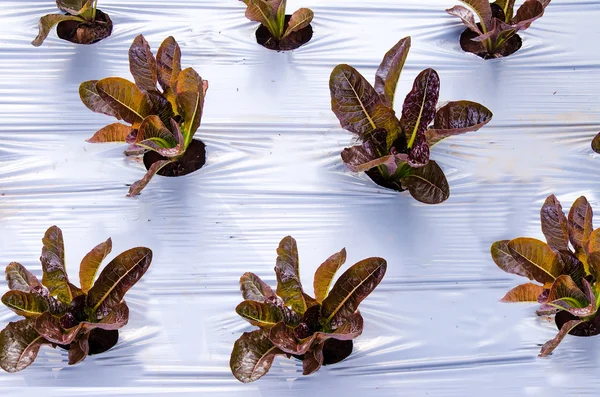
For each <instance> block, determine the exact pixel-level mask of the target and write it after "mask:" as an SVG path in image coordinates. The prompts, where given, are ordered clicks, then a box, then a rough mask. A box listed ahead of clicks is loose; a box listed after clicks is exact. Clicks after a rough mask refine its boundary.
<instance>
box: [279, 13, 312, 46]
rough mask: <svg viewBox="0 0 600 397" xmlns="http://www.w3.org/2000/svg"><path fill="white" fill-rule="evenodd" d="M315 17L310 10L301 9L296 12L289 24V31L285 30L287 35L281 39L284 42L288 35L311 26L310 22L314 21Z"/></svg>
mask: <svg viewBox="0 0 600 397" xmlns="http://www.w3.org/2000/svg"><path fill="white" fill-rule="evenodd" d="M284 16H285V14H284ZM314 16H315V14H314V13H313V12H312V10H310V9H308V8H300V9H298V10H296V11H295V12H294V13H293V14H292V17H291V18H290V20H289V22H288V26H287V29H286V30H285V33H284V34H283V37H282V38H281V39H282V40H283V39H284V38H286V37H287V36H288V35H290V33H293V32H297V31H299V30H302V29H304V28H305V27H307V26H308V25H310V22H311V21H312V20H313V17H314Z"/></svg>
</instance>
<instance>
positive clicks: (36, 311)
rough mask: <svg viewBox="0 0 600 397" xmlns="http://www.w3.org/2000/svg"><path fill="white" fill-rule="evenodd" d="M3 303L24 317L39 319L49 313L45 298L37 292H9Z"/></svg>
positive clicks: (4, 296) (3, 298)
mask: <svg viewBox="0 0 600 397" xmlns="http://www.w3.org/2000/svg"><path fill="white" fill-rule="evenodd" d="M2 303H4V304H5V305H6V306H7V307H8V308H9V309H11V310H12V311H14V312H15V313H17V314H18V315H20V316H24V317H37V316H39V315H40V314H42V313H44V312H46V311H48V303H47V302H46V300H45V299H44V297H42V296H41V295H40V294H38V293H35V292H23V291H18V290H13V291H8V292H6V293H5V294H4V295H3V296H2Z"/></svg>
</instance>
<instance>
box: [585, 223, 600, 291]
mask: <svg viewBox="0 0 600 397" xmlns="http://www.w3.org/2000/svg"><path fill="white" fill-rule="evenodd" d="M587 252H588V255H587V262H588V266H589V271H590V273H591V274H592V275H593V276H594V278H595V279H596V280H600V229H596V230H594V231H593V232H592V233H591V234H590V237H589V241H588V246H587Z"/></svg>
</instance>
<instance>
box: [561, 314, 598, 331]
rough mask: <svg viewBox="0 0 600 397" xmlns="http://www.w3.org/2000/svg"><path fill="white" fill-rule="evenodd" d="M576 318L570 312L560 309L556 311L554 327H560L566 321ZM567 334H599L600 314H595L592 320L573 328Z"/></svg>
mask: <svg viewBox="0 0 600 397" xmlns="http://www.w3.org/2000/svg"><path fill="white" fill-rule="evenodd" d="M577 319H578V317H575V316H574V315H572V314H571V313H569V312H567V311H565V310H561V311H559V312H558V313H556V316H555V317H554V322H555V323H556V327H557V328H558V329H560V328H561V327H562V326H563V324H564V323H566V322H567V321H570V320H577ZM569 334H570V335H575V336H594V335H598V334H600V315H598V314H596V316H595V317H594V318H593V319H592V321H588V322H585V323H583V324H580V325H578V326H577V327H575V328H573V329H572V330H571V332H569Z"/></svg>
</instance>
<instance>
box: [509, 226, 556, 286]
mask: <svg viewBox="0 0 600 397" xmlns="http://www.w3.org/2000/svg"><path fill="white" fill-rule="evenodd" d="M508 249H509V251H510V253H511V255H512V257H513V258H514V259H515V260H516V261H517V262H518V263H519V265H520V266H521V268H522V269H523V270H525V271H526V277H527V278H529V279H530V280H535V281H537V282H539V283H542V284H549V283H553V282H554V280H555V279H556V278H557V277H558V276H560V275H561V271H562V267H561V264H560V261H559V259H558V254H557V253H555V252H554V251H552V249H551V248H550V247H549V246H548V244H546V243H544V242H543V241H540V240H536V239H534V238H528V237H519V238H515V239H513V240H510V241H509V242H508Z"/></svg>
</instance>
